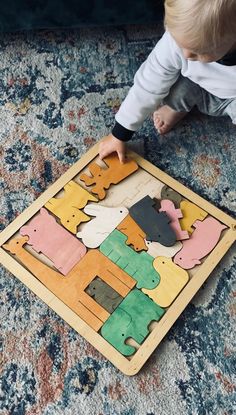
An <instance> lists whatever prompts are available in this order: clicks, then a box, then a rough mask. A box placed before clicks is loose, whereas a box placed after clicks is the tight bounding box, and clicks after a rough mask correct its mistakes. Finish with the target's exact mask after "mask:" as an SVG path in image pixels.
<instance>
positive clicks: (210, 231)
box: [174, 216, 227, 269]
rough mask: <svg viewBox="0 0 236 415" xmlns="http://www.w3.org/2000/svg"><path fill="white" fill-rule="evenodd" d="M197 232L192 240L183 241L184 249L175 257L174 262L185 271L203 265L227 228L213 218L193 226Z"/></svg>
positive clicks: (210, 217)
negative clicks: (202, 262) (205, 258)
mask: <svg viewBox="0 0 236 415" xmlns="http://www.w3.org/2000/svg"><path fill="white" fill-rule="evenodd" d="M193 226H194V228H195V230H194V232H193V233H192V235H191V238H190V239H187V240H185V241H183V247H182V249H181V250H180V251H179V252H178V253H177V254H176V255H175V257H174V262H175V264H177V265H179V266H180V267H182V268H184V269H190V268H193V267H194V266H195V265H199V264H201V261H200V260H201V259H202V258H204V257H205V256H206V255H208V254H209V253H210V252H211V251H212V250H213V249H214V247H215V246H216V244H217V242H218V241H219V239H220V235H221V232H222V231H223V230H224V229H226V228H227V226H225V225H223V224H222V223H220V222H219V221H218V220H216V219H215V218H213V217H212V216H208V217H207V218H206V219H204V220H203V221H200V220H197V221H196V222H195V223H194V224H193Z"/></svg>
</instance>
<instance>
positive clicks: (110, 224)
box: [76, 203, 129, 248]
mask: <svg viewBox="0 0 236 415" xmlns="http://www.w3.org/2000/svg"><path fill="white" fill-rule="evenodd" d="M84 211H85V213H87V214H88V215H90V216H95V218H94V219H92V220H91V221H90V222H88V223H84V224H83V225H82V230H81V231H79V232H78V233H77V235H76V236H77V237H78V238H82V240H83V243H84V244H85V245H86V246H87V247H88V248H97V247H98V246H99V245H101V243H102V242H103V241H104V240H105V239H106V237H107V236H108V235H109V234H110V233H111V232H112V231H113V230H114V229H115V227H116V226H117V225H119V223H120V222H121V221H122V220H123V219H124V218H125V217H126V216H127V215H128V213H129V211H128V209H126V208H125V207H123V206H122V207H105V206H101V205H97V204H95V203H91V204H90V205H88V206H86V207H85V208H84Z"/></svg>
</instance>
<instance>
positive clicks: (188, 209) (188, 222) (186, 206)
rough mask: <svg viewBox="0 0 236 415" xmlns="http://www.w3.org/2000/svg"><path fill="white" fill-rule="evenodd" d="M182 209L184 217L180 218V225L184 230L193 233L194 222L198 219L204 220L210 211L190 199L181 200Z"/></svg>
mask: <svg viewBox="0 0 236 415" xmlns="http://www.w3.org/2000/svg"><path fill="white" fill-rule="evenodd" d="M180 210H181V212H182V215H183V218H181V219H180V220H179V222H180V226H181V228H182V229H183V230H186V231H188V232H189V233H190V234H191V233H193V228H192V226H193V224H194V222H196V220H198V219H199V220H203V219H205V218H206V217H207V215H208V213H207V212H205V211H204V210H203V209H201V208H200V207H198V206H197V205H195V204H194V203H192V202H189V201H188V200H182V202H180Z"/></svg>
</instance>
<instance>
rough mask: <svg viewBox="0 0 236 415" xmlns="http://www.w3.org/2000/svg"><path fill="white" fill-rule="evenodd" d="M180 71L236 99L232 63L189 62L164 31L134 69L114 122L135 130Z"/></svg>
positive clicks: (215, 92)
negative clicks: (147, 54) (136, 69)
mask: <svg viewBox="0 0 236 415" xmlns="http://www.w3.org/2000/svg"><path fill="white" fill-rule="evenodd" d="M180 73H181V74H182V75H183V76H185V77H187V78H189V79H190V80H191V81H193V82H195V83H196V84H198V85H200V86H201V87H202V88H204V89H205V90H206V91H208V92H210V93H211V94H213V95H215V96H217V97H219V98H236V65H233V66H226V65H221V64H220V63H217V62H211V63H202V62H199V61H190V60H188V59H186V58H185V57H184V55H183V52H182V49H181V48H180V47H179V46H178V45H177V44H176V42H175V40H174V39H173V37H172V36H171V35H170V33H169V32H165V33H164V35H163V36H162V38H161V39H160V40H159V42H158V43H157V45H156V46H155V48H154V49H153V50H152V52H151V53H150V55H149V56H148V58H147V60H146V61H145V62H144V63H143V64H142V65H141V66H140V68H139V69H138V71H137V72H136V74H135V77H134V84H133V86H132V87H131V89H130V90H129V92H128V95H127V96H126V98H125V100H124V101H123V103H122V104H121V106H120V109H119V111H118V112H117V114H116V116H115V119H116V121H117V123H118V124H120V125H121V126H122V127H124V128H125V129H128V130H131V131H136V130H137V129H138V128H139V127H140V126H141V125H142V123H143V121H144V120H145V119H146V118H147V117H148V116H149V115H150V114H151V113H152V112H153V111H154V110H155V109H156V108H157V107H158V105H160V103H161V101H162V100H163V98H164V97H166V96H167V95H168V93H169V90H170V88H171V86H172V85H173V84H174V83H175V82H176V81H177V79H178V77H179V74H180ZM118 138H119V137H118Z"/></svg>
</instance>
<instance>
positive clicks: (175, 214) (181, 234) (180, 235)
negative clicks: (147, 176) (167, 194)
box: [159, 199, 189, 241]
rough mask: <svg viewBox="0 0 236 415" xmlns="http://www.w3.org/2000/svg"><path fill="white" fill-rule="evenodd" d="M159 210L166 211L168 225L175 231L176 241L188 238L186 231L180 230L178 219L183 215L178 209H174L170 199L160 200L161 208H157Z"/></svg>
mask: <svg viewBox="0 0 236 415" xmlns="http://www.w3.org/2000/svg"><path fill="white" fill-rule="evenodd" d="M159 212H166V214H167V216H168V217H169V218H170V220H171V222H170V226H171V228H172V229H173V231H174V232H175V235H176V239H177V241H181V240H183V239H188V238H189V234H188V232H187V231H184V230H182V229H181V227H180V223H179V219H180V218H182V217H183V214H182V212H181V210H180V209H175V205H174V203H173V202H172V201H171V200H167V199H166V200H161V209H159Z"/></svg>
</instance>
